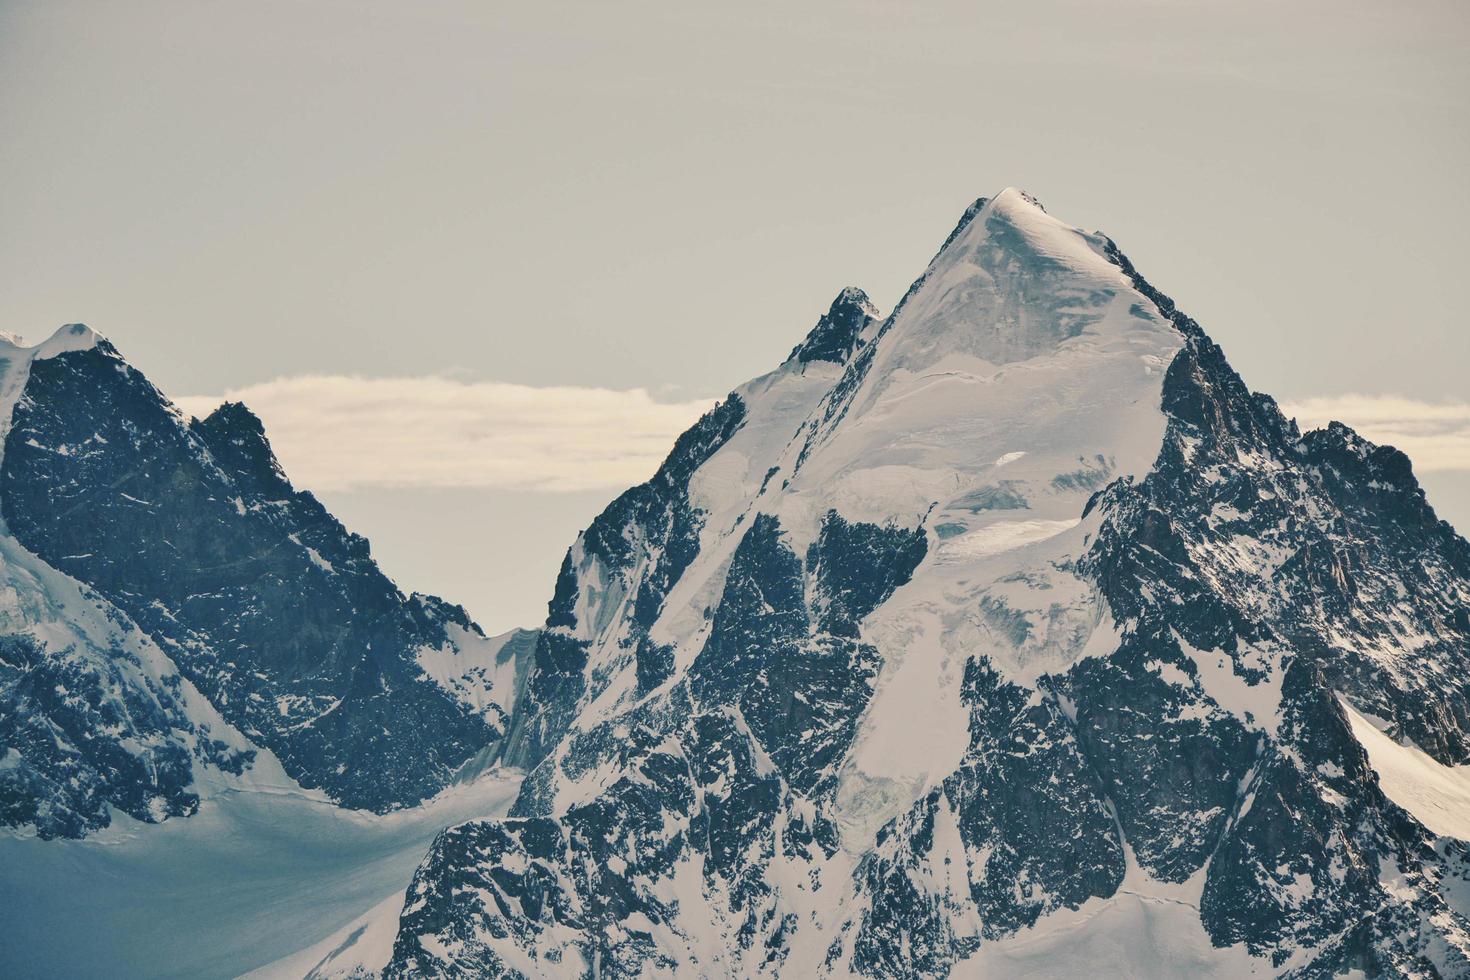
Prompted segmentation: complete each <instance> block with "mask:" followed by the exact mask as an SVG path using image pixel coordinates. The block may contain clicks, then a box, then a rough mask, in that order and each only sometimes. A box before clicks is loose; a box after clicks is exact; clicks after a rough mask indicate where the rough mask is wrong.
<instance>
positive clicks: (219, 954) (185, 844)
mask: <svg viewBox="0 0 1470 980" xmlns="http://www.w3.org/2000/svg"><path fill="white" fill-rule="evenodd" d="M283 782H284V781H283ZM516 784H517V781H516V780H515V779H506V778H503V777H501V776H499V775H489V776H486V777H484V778H482V779H480V780H478V781H476V782H474V783H469V784H464V785H460V786H454V787H451V788H449V789H447V790H445V791H443V792H442V793H440V794H438V795H437V796H435V797H434V798H433V799H432V800H429V801H427V802H425V803H422V804H420V805H418V806H416V807H412V808H408V809H404V810H398V811H395V812H393V813H389V814H382V815H379V814H371V813H365V812H363V811H359V810H344V809H342V808H341V807H337V806H333V805H332V804H331V803H330V802H328V801H326V800H323V799H320V798H319V794H306V793H302V792H300V791H299V790H296V789H294V788H292V787H290V786H289V785H282V786H279V787H275V788H273V789H270V788H266V787H256V788H255V790H254V791H250V792H245V791H240V790H239V788H238V787H237V788H235V789H233V790H225V791H222V792H218V793H216V794H215V795H214V796H213V797H212V798H210V799H209V800H208V802H207V803H206V805H205V806H203V807H201V808H200V811H199V813H198V814H197V815H196V816H193V817H191V818H190V819H188V820H169V821H167V822H166V823H164V824H162V825H159V826H154V825H146V824H139V823H136V822H134V821H133V820H131V819H130V818H127V817H120V818H118V819H117V820H115V821H114V823H113V825H112V826H110V827H108V828H107V829H106V830H103V831H101V832H99V833H96V834H93V835H91V836H89V837H87V838H86V839H84V840H51V841H43V840H38V839H35V838H21V837H17V836H11V835H0V895H4V896H5V898H6V901H3V902H0V937H3V939H0V976H4V977H6V978H7V980H31V978H36V980H43V978H45V980H49V978H56V977H66V978H71V977H78V978H91V977H106V978H109V980H124V978H127V980H133V978H136V980H163V978H180V980H206V978H208V980H228V978H230V977H234V976H236V975H238V974H241V973H244V972H247V971H250V970H254V969H257V968H261V969H264V970H266V973H265V975H266V976H291V975H293V974H292V973H291V972H289V968H288V969H287V972H285V973H282V972H281V968H279V967H277V968H274V969H272V968H271V964H274V963H276V962H277V961H279V960H285V961H286V962H287V963H289V962H290V959H291V955H292V954H295V953H297V952H298V951H300V950H303V949H306V950H307V951H308V952H309V951H310V949H311V948H312V947H314V946H316V945H317V944H318V943H319V942H321V941H322V940H323V939H328V938H330V937H331V936H333V935H334V934H335V933H337V932H339V931H340V930H342V929H343V928H344V927H347V926H349V925H351V924H352V923H353V922H355V921H356V920H357V919H358V918H359V917H362V916H363V915H364V914H365V913H368V912H369V910H371V909H373V908H374V907H376V906H379V905H381V904H383V902H385V901H388V902H390V903H391V902H392V901H393V900H394V899H395V898H396V899H397V900H398V902H399V904H400V906H401V904H402V895H403V890H404V888H405V887H406V886H407V885H408V882H409V880H410V879H411V878H412V876H413V870H414V867H415V866H416V865H417V864H418V863H419V862H420V861H421V860H422V859H423V856H424V852H425V851H426V849H427V848H428V845H429V842H430V841H431V840H432V839H433V838H434V835H435V834H436V833H438V832H439V831H440V830H441V829H442V828H444V827H445V826H447V825H450V824H454V823H458V822H460V821H463V820H468V819H471V818H483V817H489V816H494V815H497V814H503V813H504V812H505V809H506V807H507V806H508V805H509V803H510V801H511V800H512V799H513V798H514V796H515V791H516ZM390 914H391V915H392V916H393V917H394V918H395V919H396V910H392V912H391V913H390ZM352 931H353V930H352V929H349V930H348V934H347V935H344V936H343V937H341V939H339V940H338V942H337V943H335V944H334V945H333V946H332V949H335V948H336V946H338V945H341V944H342V943H343V942H345V940H346V939H347V938H348V936H350V935H351V933H352ZM391 933H392V929H391V927H390V929H389V934H390V935H389V941H390V943H391V938H392V937H391ZM356 952H357V953H359V954H363V955H370V950H369V949H368V948H366V947H358V948H357V950H356ZM345 955H346V952H345V950H344V953H343V954H342V955H341V956H339V957H338V958H337V962H338V963H340V962H341V961H342V960H343V959H344V958H345ZM325 956H326V951H324V952H322V953H320V954H318V955H316V956H315V957H314V958H311V959H310V962H307V963H306V964H305V965H304V966H302V967H301V968H300V969H298V970H296V971H295V973H294V976H295V977H298V978H299V977H302V976H304V975H305V974H306V973H307V972H308V971H309V970H311V969H312V967H314V966H316V965H317V964H318V962H320V961H321V960H322V959H323V958H324V957H325ZM387 961H388V957H387V955H383V956H382V957H381V959H378V960H377V961H376V962H374V963H372V964H370V965H372V966H373V967H374V968H375V969H377V968H381V967H382V966H383V965H384V964H386V963H387Z"/></svg>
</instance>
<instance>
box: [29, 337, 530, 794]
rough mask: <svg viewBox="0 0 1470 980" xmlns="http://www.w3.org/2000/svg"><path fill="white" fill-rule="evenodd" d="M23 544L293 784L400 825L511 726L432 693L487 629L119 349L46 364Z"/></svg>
mask: <svg viewBox="0 0 1470 980" xmlns="http://www.w3.org/2000/svg"><path fill="white" fill-rule="evenodd" d="M0 511H3V514H4V518H5V521H6V523H7V524H8V526H9V528H10V531H11V533H12V534H13V535H14V536H15V537H16V538H17V539H18V540H19V541H20V542H21V543H22V544H23V545H25V547H26V548H28V549H30V550H31V551H33V552H34V553H35V554H37V555H39V556H40V557H41V558H42V559H44V560H45V561H46V562H48V563H50V564H51V565H53V566H55V567H56V568H58V569H60V570H61V571H64V572H66V573H67V574H68V575H70V576H72V577H74V578H76V579H78V580H80V581H82V582H84V583H86V584H87V585H89V586H91V587H92V588H94V589H96V590H97V592H98V593H100V594H101V595H102V596H103V597H105V598H106V599H107V600H109V601H110V602H112V603H113V604H115V605H116V606H117V607H118V608H119V609H120V610H122V611H123V612H125V613H126V614H127V615H128V616H129V617H131V619H132V620H133V621H134V622H136V623H137V624H138V626H139V627H141V628H142V630H143V631H144V632H145V633H147V634H148V635H149V636H151V637H152V638H153V639H154V640H155V641H157V642H158V644H159V645H160V646H161V647H162V648H163V649H164V651H165V652H166V653H167V654H168V656H169V657H170V658H172V660H173V662H174V663H175V664H177V666H178V669H179V670H180V671H181V672H182V673H183V675H184V676H185V677H187V678H188V679H189V680H190V681H192V682H193V683H194V684H195V685H196V686H197V687H198V688H199V690H200V691H201V692H203V694H204V695H205V696H206V697H207V698H208V699H209V701H210V702H212V703H213V704H214V705H215V706H217V707H218V709H219V711H220V712H221V713H222V714H223V715H224V717H225V718H226V719H227V720H228V721H229V722H231V723H232V724H234V725H235V726H236V727H237V728H239V730H240V731H242V732H243V733H245V734H246V735H247V736H248V737H249V738H250V739H252V740H254V741H255V742H256V743H257V744H259V745H262V746H265V747H268V748H270V749H271V750H273V751H274V752H275V753H276V754H277V755H278V756H279V757H280V760H281V762H282V765H283V766H284V767H285V769H286V771H287V773H288V774H290V775H291V776H293V777H295V778H296V779H298V780H299V781H300V782H301V783H302V784H303V785H305V786H308V787H321V788H323V789H324V790H326V791H327V792H328V793H329V794H331V795H332V796H333V797H334V798H336V799H337V800H340V801H341V802H342V803H343V804H345V805H348V806H353V807H360V808H366V809H372V810H378V811H382V810H387V809H391V808H394V807H396V806H401V805H404V804H412V803H415V802H418V801H419V800H421V799H423V798H425V797H426V796H429V795H432V794H433V793H434V792H436V791H437V790H439V789H440V788H442V787H443V786H444V785H445V784H446V783H447V781H448V780H449V779H450V777H451V776H452V775H453V773H454V771H455V769H456V768H457V767H458V766H460V765H461V764H462V763H464V762H465V761H466V760H467V759H469V758H471V757H472V756H474V755H475V753H477V752H479V751H480V750H481V749H482V748H484V747H485V746H486V745H487V744H488V743H491V742H493V741H495V740H496V739H497V738H498V737H499V736H500V734H501V731H502V727H503V724H504V719H503V717H501V716H499V715H498V714H497V713H496V712H495V711H491V712H489V713H488V714H487V713H484V712H481V711H478V710H476V709H474V708H472V707H471V706H469V705H467V704H465V703H463V702H462V701H461V700H459V699H457V698H456V697H454V696H453V695H451V694H450V693H449V692H446V691H445V690H444V689H442V688H441V687H440V686H438V685H437V684H435V683H433V682H432V681H431V680H429V679H428V678H427V677H426V676H425V675H424V672H423V670H422V669H421V668H420V667H419V666H418V664H417V662H416V656H417V652H418V651H419V650H421V649H424V648H440V647H443V646H445V645H446V644H448V643H450V636H449V632H450V630H451V629H457V630H468V631H471V632H473V633H478V629H477V628H475V627H474V626H473V625H472V624H470V623H469V620H468V618H467V617H465V615H464V613H463V610H460V609H458V608H457V607H453V606H449V605H448V604H446V603H442V602H439V601H438V600H429V599H427V598H422V597H408V596H405V595H403V594H402V593H401V592H399V591H398V589H397V588H396V587H395V586H394V585H393V583H392V582H391V581H389V580H388V579H387V578H386V577H385V576H384V575H383V574H382V573H381V572H380V571H379V570H378V568H377V566H376V565H375V564H374V562H373V560H372V557H371V555H370V554H369V550H368V544H367V542H366V541H365V540H364V539H363V538H361V537H359V536H357V535H354V534H351V533H350V532H348V531H347V530H345V529H344V528H343V527H342V525H341V524H339V523H338V522H337V521H336V520H335V519H334V518H333V517H332V516H331V515H330V514H328V513H327V511H326V510H325V509H324V508H323V507H322V506H321V504H320V503H319V502H318V501H317V500H316V499H315V498H314V497H313V496H312V495H311V494H309V493H305V492H297V491H295V490H294V489H293V488H292V487H291V485H290V483H289V482H288V481H287V480H286V478H285V476H284V474H283V473H282V472H281V470H280V467H279V466H278V465H277V464H276V461H275V458H274V455H273V454H272V453H271V450H270V446H269V445H268V443H267V442H266V439H265V435H264V432H263V430H262V427H261V425H260V422H259V421H258V420H257V419H256V418H255V417H254V416H253V415H252V414H251V413H250V412H249V411H248V410H247V409H245V408H244V406H241V405H225V406H222V407H221V408H220V409H219V410H217V411H216V412H215V413H214V414H212V415H211V416H210V417H209V418H207V419H205V420H203V421H195V422H192V423H186V422H185V420H184V419H183V418H181V417H180V416H179V415H178V414H177V413H176V412H175V411H174V410H173V409H172V407H171V406H170V405H169V404H168V402H167V401H166V400H165V399H164V398H163V396H162V395H161V394H160V393H159V392H158V391H157V389H155V388H154V387H153V386H152V385H151V384H149V383H148V381H147V380H146V379H145V378H144V377H143V376H142V375H141V374H139V373H138V372H137V371H135V370H134V369H133V368H131V367H130V366H128V365H127V364H126V363H125V362H124V361H123V360H122V358H121V357H119V356H118V354H117V352H116V351H115V350H114V349H113V348H112V347H111V345H109V344H108V343H107V342H106V341H100V342H99V343H98V345H97V346H96V347H95V348H93V349H90V350H81V351H71V352H68V353H63V354H61V355H59V356H56V357H53V358H49V359H45V360H37V361H35V363H34V364H33V365H32V368H31V373H30V377H29V379H28V381H27V383H26V386H25V391H24V395H23V397H22V398H21V399H20V401H19V403H18V404H17V406H16V408H15V412H14V417H13V424H12V428H11V430H10V433H9V436H8V438H7V440H6V444H5V454H4V462H3V471H0Z"/></svg>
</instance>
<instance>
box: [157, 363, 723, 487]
mask: <svg viewBox="0 0 1470 980" xmlns="http://www.w3.org/2000/svg"><path fill="white" fill-rule="evenodd" d="M223 401H240V402H244V403H245V404H246V405H248V406H249V407H250V409H251V410H252V411H254V412H255V414H256V415H258V416H260V419H261V421H262V422H264V423H265V429H266V435H267V436H268V437H269V438H270V441H271V445H272V446H273V447H274V449H275V450H276V455H277V456H278V457H279V458H280V460H281V464H282V466H284V467H285V469H286V472H287V473H288V474H289V475H290V477H291V480H292V482H294V483H295V484H296V485H297V486H300V487H305V488H308V489H313V490H353V489H361V488H365V487H405V486H420V487H486V488H500V489H521V490H544V491H576V490H594V489H620V488H623V487H628V486H632V485H633V484H636V483H640V482H642V481H644V480H646V479H648V478H649V477H650V476H652V475H653V472H654V470H656V469H657V468H658V464H659V463H660V462H662V461H663V459H664V457H665V456H666V455H668V452H669V450H670V448H671V447H672V446H673V442H674V439H675V437H676V436H678V435H679V433H681V432H683V431H684V430H685V429H687V428H688V427H689V426H690V425H691V424H693V423H694V421H695V420H696V419H698V418H699V416H700V415H701V414H703V413H704V412H705V411H707V410H708V409H709V408H710V407H711V405H712V404H713V402H712V401H711V400H709V399H701V400H697V401H686V402H675V403H668V402H659V401H655V400H654V399H653V398H652V397H651V396H650V395H649V393H648V392H647V391H645V390H643V389H641V388H635V389H631V390H627V391H616V390H611V389H605V388H577V387H556V388H534V387H531V386H528V385H517V384H503V383H499V382H476V383H466V382H461V381H455V380H452V379H449V378H441V377H419V378H354V377H344V376H302V377H291V378H279V379H277V380H275V381H269V382H266V383H264V384H257V385H251V386H249V387H246V388H240V389H236V390H234V391H229V392H226V393H225V394H224V395H219V396H192V397H184V398H179V399H176V404H177V405H178V406H179V408H180V409H182V410H183V411H185V412H187V413H189V414H191V415H196V416H200V417H202V416H204V415H207V414H209V413H210V412H211V411H213V410H214V408H215V407H216V406H218V405H219V404H220V403H221V402H223Z"/></svg>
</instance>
